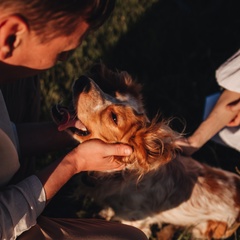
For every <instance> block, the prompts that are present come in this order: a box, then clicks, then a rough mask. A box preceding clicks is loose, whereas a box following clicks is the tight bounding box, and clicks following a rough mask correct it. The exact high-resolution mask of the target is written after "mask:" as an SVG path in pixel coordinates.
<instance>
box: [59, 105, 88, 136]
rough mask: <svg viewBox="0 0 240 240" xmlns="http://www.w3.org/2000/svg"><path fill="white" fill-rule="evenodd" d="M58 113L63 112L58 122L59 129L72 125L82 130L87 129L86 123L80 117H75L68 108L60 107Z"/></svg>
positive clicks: (62, 129)
mask: <svg viewBox="0 0 240 240" xmlns="http://www.w3.org/2000/svg"><path fill="white" fill-rule="evenodd" d="M58 113H60V114H61V120H60V122H58V131H64V130H66V129H67V128H70V127H75V128H77V129H79V130H82V131H86V130H87V129H86V127H85V125H84V124H83V123H82V122H81V121H80V120H79V119H77V118H73V117H72V116H71V114H70V113H69V111H68V110H67V109H65V108H61V109H58Z"/></svg>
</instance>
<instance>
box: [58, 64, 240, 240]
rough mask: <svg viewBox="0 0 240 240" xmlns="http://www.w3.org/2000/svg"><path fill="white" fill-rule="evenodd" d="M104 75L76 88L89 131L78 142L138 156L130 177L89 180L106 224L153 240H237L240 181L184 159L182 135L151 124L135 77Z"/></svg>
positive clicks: (86, 188) (130, 161) (129, 163)
mask: <svg viewBox="0 0 240 240" xmlns="http://www.w3.org/2000/svg"><path fill="white" fill-rule="evenodd" d="M96 69H97V70H95V71H93V72H92V73H91V74H90V75H89V76H90V77H91V78H92V79H94V81H95V82H97V84H98V85H97V84H96V83H95V82H94V81H93V80H92V79H91V78H89V77H82V78H80V79H79V80H77V81H76V83H75V85H74V89H73V91H74V104H75V106H76V113H77V118H78V119H80V120H81V122H82V124H84V127H83V128H82V130H83V131H82V130H81V131H79V130H78V131H76V130H74V136H75V138H76V139H78V140H79V141H80V142H83V141H85V140H88V139H90V138H100V139H102V140H103V141H105V142H110V143H114V142H123V143H127V144H129V145H131V146H132V147H133V149H134V152H133V154H132V155H131V156H130V158H124V159H121V160H122V161H124V162H125V163H126V170H123V171H121V172H117V173H99V172H91V173H89V174H88V175H87V176H86V175H83V176H85V177H86V179H85V178H84V177H82V179H83V181H82V185H81V186H80V189H81V191H83V192H84V193H85V194H88V195H89V196H92V197H94V199H95V201H96V202H97V203H98V204H100V205H101V206H102V207H103V208H104V209H103V210H102V211H101V215H102V216H104V217H105V218H106V219H108V220H114V219H115V220H119V221H121V222H123V223H126V224H129V225H133V226H135V227H138V228H139V229H141V230H143V231H144V232H145V233H146V235H148V236H150V234H151V230H150V226H151V225H152V224H159V225H161V224H162V223H170V224H173V225H176V226H181V227H184V228H188V229H189V230H191V232H192V234H193V236H194V237H196V238H201V239H204V238H205V239H211V238H216V239H219V238H227V237H229V236H231V235H232V234H233V232H235V231H236V229H237V228H238V226H239V225H240V177H239V176H238V175H237V174H233V173H230V172H227V171H223V170H220V169H217V168H213V167H209V166H207V165H204V164H202V163H200V162H197V161H195V160H194V159H192V158H190V157H184V156H181V155H180V154H177V151H178V147H177V146H176V145H175V140H176V139H177V138H178V137H179V135H178V134H177V133H175V132H174V131H173V130H171V129H170V128H169V126H168V125H167V124H166V123H165V122H157V121H156V120H153V121H152V122H150V121H149V120H148V118H147V116H146V114H145V112H144V108H143V104H142V101H141V95H140V92H139V91H140V86H139V85H138V84H136V83H135V82H133V81H132V79H131V77H130V76H129V75H128V74H127V73H123V72H121V73H113V72H111V71H108V70H107V69H104V68H102V67H101V66H100V67H99V66H98V67H97V68H96ZM100 88H101V89H102V90H103V91H102V90H101V89H100ZM58 112H59V110H58ZM62 113H64V111H63V112H61V113H60V114H62ZM60 123H61V121H60ZM64 125H65V126H66V127H65V128H67V124H66V123H64ZM65 128H64V129H65ZM119 160H120V159H119Z"/></svg>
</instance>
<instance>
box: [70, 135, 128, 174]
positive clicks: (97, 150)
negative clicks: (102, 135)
mask: <svg viewBox="0 0 240 240" xmlns="http://www.w3.org/2000/svg"><path fill="white" fill-rule="evenodd" d="M131 153H132V148H131V147H130V146H128V145H124V144H107V143H104V142H103V141H101V140H98V139H92V140H88V141H86V142H83V143H81V144H79V145H78V146H77V147H76V148H75V149H74V150H73V151H72V152H71V153H69V154H70V155H73V156H74V158H75V159H76V162H75V164H76V170H77V171H113V170H121V169H122V168H123V167H124V164H122V163H120V162H119V161H117V159H119V157H121V156H122V157H124V156H129V155H130V154H131ZM115 156H116V157H117V156H118V157H117V158H115Z"/></svg>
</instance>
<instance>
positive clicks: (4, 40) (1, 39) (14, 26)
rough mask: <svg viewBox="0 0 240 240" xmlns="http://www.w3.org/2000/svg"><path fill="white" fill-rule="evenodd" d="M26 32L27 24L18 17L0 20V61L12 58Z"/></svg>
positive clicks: (13, 16) (12, 16)
mask: <svg viewBox="0 0 240 240" xmlns="http://www.w3.org/2000/svg"><path fill="white" fill-rule="evenodd" d="M27 31H28V25H27V23H26V22H25V21H24V20H23V19H22V18H20V17H18V16H15V15H11V16H8V17H6V18H4V19H2V20H0V59H2V60H3V59H6V58H8V57H11V56H12V54H13V52H14V49H16V48H17V47H18V46H19V45H20V44H21V41H22V38H23V35H24V33H26V32H27Z"/></svg>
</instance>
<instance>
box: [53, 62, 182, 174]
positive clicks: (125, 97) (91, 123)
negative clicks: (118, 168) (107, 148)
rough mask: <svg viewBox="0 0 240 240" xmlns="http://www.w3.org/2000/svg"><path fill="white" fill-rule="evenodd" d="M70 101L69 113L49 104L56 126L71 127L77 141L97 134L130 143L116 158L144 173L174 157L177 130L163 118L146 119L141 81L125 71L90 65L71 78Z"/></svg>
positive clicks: (111, 140)
mask: <svg viewBox="0 0 240 240" xmlns="http://www.w3.org/2000/svg"><path fill="white" fill-rule="evenodd" d="M73 105H74V111H73V114H72V113H70V111H69V109H67V108H62V107H59V106H56V107H55V108H53V117H54V119H55V121H56V122H57V123H58V124H59V129H60V130H66V129H68V130H71V132H72V134H73V136H74V138H75V139H77V140H78V141H79V142H84V141H86V140H89V139H93V138H98V139H101V140H103V141H104V142H107V143H125V144H128V145H130V146H132V148H133V153H132V155H131V156H129V157H124V158H119V159H118V160H119V161H123V162H125V163H126V165H127V168H131V169H135V170H137V171H138V172H140V173H144V172H147V171H149V170H152V169H155V168H157V167H159V166H160V165H162V164H165V163H167V162H168V161H170V160H171V159H172V158H173V157H174V155H175V152H176V150H177V146H176V145H175V143H174V142H175V139H176V137H177V136H178V134H177V133H175V132H174V131H173V130H172V129H171V128H170V127H169V126H168V124H167V123H166V122H164V121H161V122H157V120H156V119H154V120H152V121H150V120H149V119H148V117H147V116H146V114H145V111H144V107H143V103H142V96H141V85H140V84H139V83H136V82H135V81H133V79H132V78H131V76H130V75H129V74H128V73H127V72H113V71H110V70H109V69H107V68H106V67H104V66H103V65H96V66H94V67H93V68H92V69H91V71H90V72H89V73H88V74H86V75H85V76H81V77H80V78H79V79H78V80H76V81H75V83H74V86H73Z"/></svg>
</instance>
